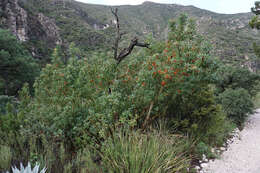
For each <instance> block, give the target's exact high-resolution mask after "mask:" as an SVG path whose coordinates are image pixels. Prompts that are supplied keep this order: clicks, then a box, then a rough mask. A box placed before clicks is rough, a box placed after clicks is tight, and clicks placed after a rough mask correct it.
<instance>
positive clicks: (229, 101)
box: [218, 88, 254, 126]
mask: <svg viewBox="0 0 260 173" xmlns="http://www.w3.org/2000/svg"><path fill="white" fill-rule="evenodd" d="M218 99H219V102H220V103H221V104H222V107H223V110H224V111H225V112H226V114H227V115H228V117H229V118H230V119H231V120H233V121H234V122H235V123H236V124H237V125H239V126H241V125H243V123H244V122H245V120H246V119H247V117H248V115H249V114H251V113H253V109H254V104H253V101H252V98H251V96H250V95H249V93H248V91H247V90H245V89H243V88H240V89H227V90H225V91H224V92H223V93H221V94H220V95H219V98H218Z"/></svg>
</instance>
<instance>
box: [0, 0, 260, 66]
mask: <svg viewBox="0 0 260 173" xmlns="http://www.w3.org/2000/svg"><path fill="white" fill-rule="evenodd" d="M8 3H9V4H11V5H9V6H10V7H12V2H11V1H10V2H9V1H8V0H4V1H3V2H2V3H0V9H1V7H2V10H1V15H0V21H1V27H2V26H4V25H3V24H4V23H5V21H8V16H5V15H4V14H5V13H6V11H8V10H6V9H7V7H8V5H7V4H8ZM16 5H18V6H20V7H21V9H22V10H23V11H22V13H26V14H27V18H28V19H27V22H28V28H29V29H25V30H24V32H25V34H26V32H27V33H28V35H29V36H28V39H22V40H23V41H29V43H31V42H34V44H29V43H28V45H30V46H29V47H30V48H31V49H37V46H38V47H39V46H40V47H41V50H44V49H46V48H45V47H46V46H47V47H52V48H53V43H54V41H56V43H58V44H61V43H62V45H65V46H67V45H68V44H69V43H71V42H75V43H76V44H77V46H79V47H81V48H83V49H85V50H94V49H98V48H110V46H109V45H111V42H113V39H111V38H113V34H114V27H113V24H114V18H113V16H112V14H111V12H110V7H109V6H102V5H92V4H84V3H80V2H77V1H74V0H52V1H49V0H21V1H19V2H18V4H16ZM118 8H119V17H120V22H121V25H122V30H125V31H127V33H128V34H127V36H126V38H129V37H132V35H138V36H139V37H141V38H145V37H146V36H147V35H148V34H149V33H152V34H153V36H154V37H155V38H157V39H164V38H165V37H166V35H167V25H168V21H169V20H170V19H174V18H176V17H177V16H178V15H179V14H181V13H186V14H188V16H190V17H191V18H193V19H194V20H195V21H196V23H197V26H198V30H199V32H200V33H201V34H203V35H204V36H205V37H206V38H208V39H209V40H210V42H211V43H212V45H213V47H214V49H213V51H212V53H213V54H214V55H216V56H218V57H220V58H221V59H223V60H224V61H226V62H234V61H240V62H241V61H243V62H245V61H247V58H248V57H249V58H251V57H253V56H254V54H253V50H252V42H260V33H259V32H257V31H255V30H252V29H250V28H249V26H248V22H249V20H250V19H251V17H252V15H253V14H251V13H241V14H217V13H214V12H210V11H207V10H202V9H199V8H196V7H194V6H182V5H176V4H168V5H167V4H158V3H153V2H144V3H143V4H141V5H136V6H128V5H125V6H118ZM9 11H10V10H9ZM20 11H21V10H20ZM16 12H17V10H16ZM42 14H43V15H42ZM9 16H10V15H9ZM17 16H18V14H17ZM43 16H44V17H43ZM9 18H10V17H9ZM16 18H18V17H16ZM4 19H5V20H4ZM39 19H46V20H47V21H48V20H49V21H52V22H53V24H51V27H49V28H51V29H52V30H50V32H46V28H47V29H48V27H44V22H38V23H37V22H36V21H37V20H38V21H39ZM46 20H45V21H46ZM16 23H17V22H16ZM45 23H49V25H50V23H51V22H45ZM39 24H40V25H41V26H42V27H39ZM54 25H55V26H54ZM56 26H57V29H56V28H55V27H56ZM5 27H7V28H12V24H10V22H9V24H7V25H5ZM38 30H39V31H38ZM53 31H54V33H56V34H54V35H51V34H50V33H53ZM44 32H45V33H46V34H45V35H46V36H47V37H44V36H42V33H44ZM20 33H21V32H20ZM48 33H49V34H48ZM16 34H18V35H19V32H18V33H16ZM48 36H49V37H48ZM18 38H20V37H18ZM25 38H26V37H25ZM46 38H51V39H46ZM53 38H54V39H53ZM20 39H21V38H20ZM50 43H52V44H50ZM34 45H37V46H36V48H33V47H34ZM50 45H51V46H50ZM38 49H39V48H38ZM42 52H44V51H42ZM49 52H50V51H45V52H44V53H45V55H46V54H48V53H49ZM40 53H41V51H38V54H40Z"/></svg>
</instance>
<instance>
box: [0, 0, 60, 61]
mask: <svg viewBox="0 0 260 173" xmlns="http://www.w3.org/2000/svg"><path fill="white" fill-rule="evenodd" d="M0 28H3V29H8V30H10V31H11V32H12V33H13V34H14V35H15V36H16V37H17V39H18V40H20V41H22V42H30V41H33V42H34V43H35V42H37V41H39V42H44V43H45V44H46V45H48V47H50V48H54V47H55V46H56V45H57V44H61V43H62V39H61V37H60V34H59V28H58V27H57V25H56V24H55V20H53V19H50V18H48V17H46V16H44V15H43V14H41V13H37V14H35V13H29V12H27V10H26V9H24V8H23V7H22V6H21V5H20V4H19V2H18V0H1V1H0ZM30 45H32V46H31V47H30V49H31V52H32V55H34V56H35V57H42V56H43V55H40V53H39V52H40V51H37V47H34V46H35V45H34V44H30Z"/></svg>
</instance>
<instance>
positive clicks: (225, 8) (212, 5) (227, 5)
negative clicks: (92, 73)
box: [77, 0, 256, 14]
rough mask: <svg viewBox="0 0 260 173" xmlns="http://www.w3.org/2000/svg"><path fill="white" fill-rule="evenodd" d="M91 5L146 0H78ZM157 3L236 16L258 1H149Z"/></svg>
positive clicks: (122, 3) (135, 3) (123, 3)
mask: <svg viewBox="0 0 260 173" xmlns="http://www.w3.org/2000/svg"><path fill="white" fill-rule="evenodd" d="M77 1H81V2H85V3H91V4H103V5H137V4H142V3H143V2H144V0H77ZM149 1H152V2H157V3H167V4H180V5H194V6H196V7H198V8H202V9H206V10H210V11H213V12H217V13H225V14H234V13H243V12H250V9H251V7H253V6H254V2H255V1H256V0H149Z"/></svg>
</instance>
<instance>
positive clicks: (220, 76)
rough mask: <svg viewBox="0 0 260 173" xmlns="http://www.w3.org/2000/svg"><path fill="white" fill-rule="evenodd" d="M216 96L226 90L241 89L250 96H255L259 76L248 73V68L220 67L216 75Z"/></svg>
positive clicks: (259, 79)
mask: <svg viewBox="0 0 260 173" xmlns="http://www.w3.org/2000/svg"><path fill="white" fill-rule="evenodd" d="M216 76H217V77H216V81H215V84H216V89H217V94H219V93H222V92H224V91H225V90H226V89H238V88H243V89H245V90H247V92H248V93H249V94H250V95H251V97H253V96H255V95H256V94H257V92H259V87H257V86H259V81H260V75H259V74H256V73H254V72H251V71H249V69H248V68H245V67H244V68H243V67H233V66H227V65H222V66H221V67H220V68H219V69H218V70H217V73H216Z"/></svg>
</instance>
